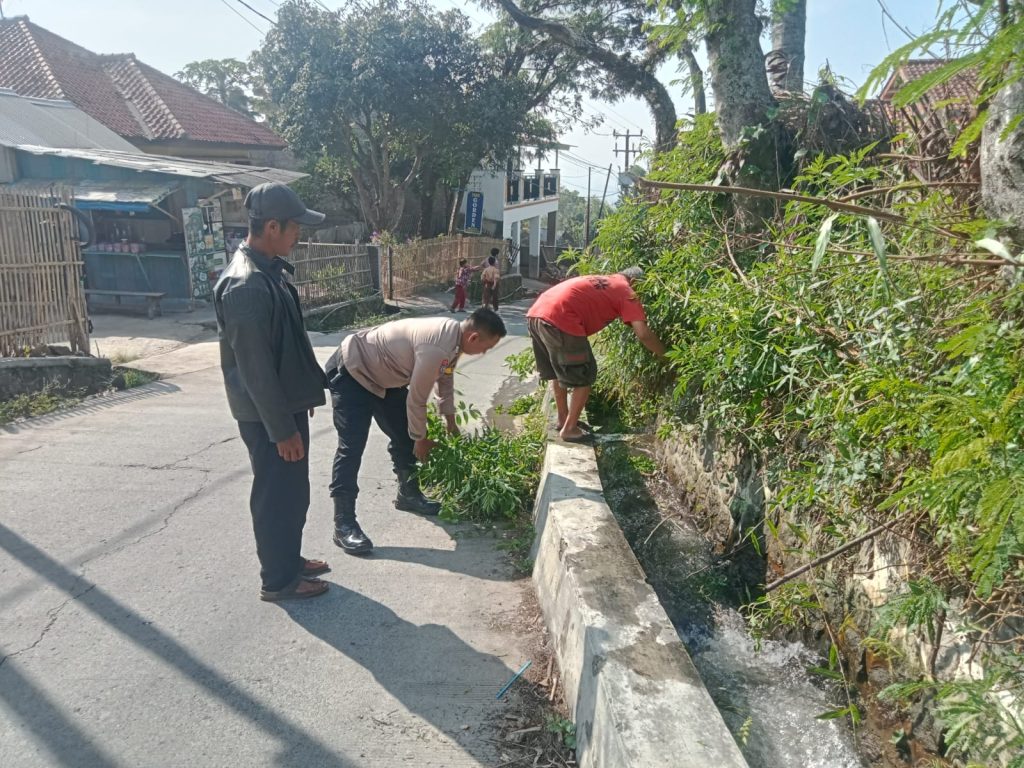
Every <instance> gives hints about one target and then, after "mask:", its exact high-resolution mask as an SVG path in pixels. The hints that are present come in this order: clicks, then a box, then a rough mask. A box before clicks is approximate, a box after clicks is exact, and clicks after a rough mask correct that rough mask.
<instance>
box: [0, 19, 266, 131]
mask: <svg viewBox="0 0 1024 768" xmlns="http://www.w3.org/2000/svg"><path fill="white" fill-rule="evenodd" d="M0 87H4V88H10V89H11V90H13V91H15V92H16V93H19V94H21V95H22V96H32V97H37V98H50V99H67V100H68V101H71V102H73V103H74V104H75V105H77V106H78V107H79V108H80V109H81V110H82V111H83V112H86V113H88V114H90V115H92V116H93V117H94V118H96V119H97V120H99V121H100V122H101V123H103V124H104V125H106V126H107V127H108V128H110V129H111V130H113V131H115V132H116V133H118V134H119V135H121V136H123V137H124V138H126V139H130V140H133V141H159V142H165V141H176V140H179V141H196V142H206V143H213V144H228V145H242V146H255V147H264V148H273V149H278V148H283V147H284V146H285V143H284V141H283V140H282V139H281V138H280V137H279V136H278V135H277V134H275V133H274V132H273V131H272V130H270V129H269V128H268V127H267V126H265V125H263V124H261V123H257V122H255V121H254V120H251V119H249V118H248V117H246V116H245V115H241V114H239V113H237V112H234V111H233V110H230V109H228V108H227V107H225V106H224V105H222V104H220V103H219V102H217V101H215V100H214V99H211V98H210V97H208V96H204V95H203V94H201V93H199V92H198V91H196V90H194V89H192V88H190V87H189V86H187V85H185V84H183V83H179V82H178V81H177V80H175V79H174V78H171V77H168V76H167V75H165V74H163V73H162V72H158V71H157V70H155V69H153V68H152V67H150V66H148V65H146V64H143V63H142V62H141V61H139V60H138V59H136V58H135V56H134V55H133V54H130V53H128V54H117V55H110V56H100V55H97V54H95V53H93V52H92V51H88V50H86V49H85V48H82V47H81V46H78V45H75V44H74V43H72V42H71V41H70V40H65V39H64V38H62V37H59V36H58V35H55V34H53V33H52V32H49V31H47V30H45V29H43V28H42V27H40V26H38V25H36V24H33V23H32V22H30V21H29V20H28V19H27V18H26V17H24V16H22V17H17V18H13V19H7V20H4V21H0Z"/></svg>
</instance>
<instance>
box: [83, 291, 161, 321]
mask: <svg viewBox="0 0 1024 768" xmlns="http://www.w3.org/2000/svg"><path fill="white" fill-rule="evenodd" d="M85 295H86V296H113V297H114V304H115V306H117V307H118V308H121V309H127V308H128V307H127V305H124V304H121V297H122V296H130V297H132V298H137V299H145V300H146V316H147V317H148V318H149V319H150V320H152V319H153V318H154V317H156V316H157V315H163V311H162V310H161V309H160V299H162V298H163V297H164V296H166V295H167V294H166V293H157V292H153V291H114V290H107V289H101V288H86V289H85Z"/></svg>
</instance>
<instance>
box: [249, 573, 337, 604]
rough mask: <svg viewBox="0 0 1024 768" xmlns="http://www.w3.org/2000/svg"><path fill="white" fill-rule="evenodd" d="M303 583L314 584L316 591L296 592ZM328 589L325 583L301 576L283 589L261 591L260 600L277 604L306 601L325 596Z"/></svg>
mask: <svg viewBox="0 0 1024 768" xmlns="http://www.w3.org/2000/svg"><path fill="white" fill-rule="evenodd" d="M303 583H310V584H316V585H317V589H315V590H310V591H309V592H298V591H297V590H298V588H299V585H300V584H303ZM328 589H330V585H329V584H328V583H327V582H326V581H321V580H320V579H309V578H306V577H304V576H303V577H301V578H298V579H296V580H295V581H293V582H292V583H291V584H289V585H288V586H287V587H285V588H284V589H278V590H276V591H273V592H271V591H270V590H266V589H261V590H260V600H263V601H264V602H267V603H279V602H281V601H282V600H308V599H309V598H311V597H320V595H325V594H327V590H328Z"/></svg>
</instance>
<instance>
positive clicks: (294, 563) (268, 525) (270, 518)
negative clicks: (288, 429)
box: [238, 412, 309, 591]
mask: <svg viewBox="0 0 1024 768" xmlns="http://www.w3.org/2000/svg"><path fill="white" fill-rule="evenodd" d="M295 428H296V429H297V430H298V432H299V434H301V435H302V444H303V445H304V446H305V448H306V456H305V458H303V459H302V461H285V460H284V459H282V458H281V456H280V455H279V454H278V452H277V445H276V444H275V443H274V442H273V441H271V439H270V435H268V434H267V430H266V428H265V427H264V426H263V422H260V421H240V422H238V431H239V432H240V433H241V435H242V440H243V441H244V442H245V447H246V448H248V449H249V462H250V463H251V464H252V492H251V494H250V495H249V510H250V511H251V512H252V529H253V533H255V534H256V555H257V557H259V559H260V578H261V579H262V580H263V588H264V589H266V590H272V591H277V590H279V589H284V588H285V587H287V586H288V585H289V584H291V583H292V582H293V581H294V580H295V579H297V578H298V577H299V573H300V571H301V570H302V567H303V563H302V554H301V551H300V550H301V547H302V528H303V526H305V525H306V511H307V510H308V509H309V417H308V416H307V415H306V413H305V412H303V413H296V414H295Z"/></svg>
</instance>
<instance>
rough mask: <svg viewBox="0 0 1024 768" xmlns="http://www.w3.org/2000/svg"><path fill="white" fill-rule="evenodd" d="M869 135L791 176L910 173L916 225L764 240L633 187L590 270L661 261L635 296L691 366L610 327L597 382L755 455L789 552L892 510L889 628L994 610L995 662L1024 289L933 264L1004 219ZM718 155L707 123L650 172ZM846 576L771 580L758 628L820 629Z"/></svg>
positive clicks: (1018, 579) (877, 180) (812, 550)
mask: <svg viewBox="0 0 1024 768" xmlns="http://www.w3.org/2000/svg"><path fill="white" fill-rule="evenodd" d="M871 150H872V147H865V148H864V149H863V150H861V151H858V152H855V153H852V154H850V155H848V156H840V157H826V156H820V157H816V158H810V159H808V161H807V162H806V164H805V166H804V170H803V172H802V173H801V175H800V176H799V177H797V178H796V179H795V180H794V182H793V186H794V188H795V190H796V191H797V192H799V193H801V194H805V195H809V196H817V197H828V198H831V199H837V198H841V197H843V196H844V195H848V194H850V193H851V192H853V191H855V190H858V189H863V188H866V187H894V188H895V190H894V192H892V193H891V196H890V210H891V211H892V212H893V213H897V214H899V215H900V216H903V217H905V218H906V219H907V222H908V223H907V224H906V225H904V224H900V223H895V222H892V221H890V220H887V219H884V218H882V217H876V218H875V219H873V220H867V219H865V217H863V216H859V215H855V214H850V213H845V212H839V213H836V212H832V211H829V210H828V209H826V208H824V207H823V206H819V205H814V204H809V203H790V204H789V205H787V206H786V207H785V209H784V210H783V211H782V212H781V214H780V216H779V218H778V219H777V220H776V221H775V222H774V223H772V224H771V225H770V227H769V229H768V231H767V232H766V233H764V234H763V235H761V236H757V235H755V236H753V237H751V238H748V239H747V240H746V241H743V240H742V239H741V238H738V237H734V238H732V239H731V240H730V241H728V242H727V241H726V236H725V234H724V231H723V227H722V226H721V225H720V223H719V219H720V218H721V217H720V215H719V209H718V206H719V205H720V201H719V200H717V199H716V197H715V196H712V195H705V194H695V193H694V194H691V193H680V192H667V191H666V192H663V193H662V195H661V198H660V200H659V201H658V204H657V205H654V206H651V205H648V204H647V203H645V202H641V201H635V200H627V201H625V202H624V203H623V205H622V206H621V207H620V209H619V210H618V211H617V212H616V213H615V215H614V216H612V217H610V218H609V219H608V220H607V221H606V222H605V224H604V226H603V227H602V228H601V231H600V232H599V234H598V237H597V246H598V248H597V250H596V251H595V252H594V253H589V254H585V255H584V256H583V258H582V259H581V261H580V264H579V269H580V271H581V272H584V273H586V272H598V271H602V272H603V271H613V270H617V269H621V268H623V267H625V266H627V265H630V264H634V263H639V264H642V265H643V266H644V267H645V270H646V272H647V278H646V279H645V281H644V282H643V283H642V284H641V285H640V286H639V293H640V295H641V299H642V300H643V302H644V305H645V308H646V309H647V313H648V317H649V320H650V324H651V326H652V328H653V329H654V330H655V332H656V333H657V334H658V335H659V337H660V338H662V339H663V340H664V341H665V342H666V344H667V346H668V347H669V350H670V351H669V359H670V361H671V366H672V371H673V373H674V374H675V380H674V382H672V383H670V384H667V382H666V377H665V375H664V371H663V370H662V369H661V368H660V367H659V366H658V365H657V364H655V363H654V362H653V361H652V360H651V359H650V357H649V356H647V355H645V354H644V352H643V350H642V349H641V348H640V346H639V345H638V344H636V341H635V339H634V338H632V334H631V333H629V331H628V329H624V328H621V327H617V326H616V325H614V324H613V325H612V326H610V327H609V328H608V329H606V330H605V331H604V332H602V334H601V338H600V339H599V347H600V349H601V351H602V352H603V354H604V356H605V362H604V364H603V366H602V376H603V377H604V378H603V380H602V382H601V385H600V387H599V389H600V390H601V392H602V394H603V396H604V397H606V398H610V399H611V401H612V403H613V406H612V407H620V408H623V407H627V406H628V405H629V404H631V403H635V402H637V401H643V402H647V403H648V404H655V407H656V409H657V414H658V416H659V418H660V420H661V423H662V427H661V429H660V431H661V432H662V433H665V432H667V431H668V430H669V429H670V428H671V425H674V424H684V425H689V427H688V429H689V430H690V431H696V432H704V433H705V434H711V435H713V436H714V438H715V439H716V441H717V442H718V444H720V445H722V446H727V447H729V448H737V449H738V450H739V451H741V452H742V453H746V454H748V455H750V456H751V457H752V458H753V460H754V463H755V465H756V466H757V467H759V469H760V472H761V474H762V477H763V479H764V484H765V487H766V488H768V489H770V490H771V494H770V495H769V497H768V499H767V502H766V510H765V516H766V528H767V530H768V533H769V534H770V537H771V539H773V541H770V542H769V546H772V547H775V548H776V549H777V551H780V552H783V553H786V552H790V553H797V552H798V553H800V555H799V557H798V558H797V560H801V559H803V560H805V559H809V558H810V557H813V556H816V555H820V554H824V553H827V552H830V551H831V550H834V549H836V548H837V547H839V546H840V545H842V544H843V543H845V542H847V541H849V540H851V539H852V538H854V537H856V536H858V535H860V534H862V533H864V532H865V531H867V530H868V529H870V528H873V527H875V526H877V525H878V524H880V523H882V522H886V521H888V522H891V523H892V525H893V527H894V528H895V529H896V530H897V531H900V532H901V533H902V535H904V536H906V537H908V538H911V539H912V540H914V541H915V542H917V544H916V546H915V553H916V555H917V557H916V558H915V560H916V564H915V568H917V571H916V572H915V576H914V581H913V582H912V583H908V584H907V585H906V586H905V588H903V589H901V590H898V591H896V592H894V594H893V595H892V596H891V597H890V599H889V602H888V604H887V605H886V606H885V607H883V608H882V609H881V611H880V614H879V616H878V617H877V619H876V635H877V636H876V637H875V638H873V639H872V641H873V642H876V643H878V644H885V643H887V642H888V640H887V637H888V635H889V634H890V630H891V629H894V628H896V627H904V628H909V629H915V630H919V631H920V632H921V634H922V635H924V636H925V637H931V638H935V637H936V635H937V633H938V630H939V626H940V622H941V620H942V619H943V617H944V615H945V611H946V607H947V605H948V604H950V603H951V601H952V600H953V599H954V598H956V599H957V600H962V601H963V604H964V605H965V606H966V609H967V610H968V611H973V612H976V615H979V616H983V617H984V621H983V623H982V625H981V626H979V627H974V628H972V629H971V630H970V631H969V632H968V637H969V638H970V639H972V640H975V641H977V642H978V643H979V644H980V645H979V655H978V657H977V658H978V660H979V661H980V662H981V663H982V664H983V665H989V664H996V663H998V662H997V661H995V660H994V659H995V658H996V657H997V656H999V655H1000V654H1001V651H1000V649H999V648H998V647H996V646H994V645H989V644H988V640H989V639H991V638H992V637H993V636H994V633H996V632H998V631H999V630H1000V628H1001V627H1005V625H1002V624H1001V621H1002V617H1003V616H1004V615H1005V612H1004V611H1002V610H1000V609H999V608H998V607H997V606H1000V605H1001V606H1005V605H1010V604H1013V605H1020V604H1022V602H1024V452H1022V451H1021V445H1020V435H1021V434H1022V433H1024V407H1022V403H1024V365H1022V363H1024V330H1022V327H1024V326H1022V320H1024V288H1022V286H1021V284H1020V281H1019V280H1018V279H1012V280H1004V279H1002V278H1001V277H1000V276H998V275H997V274H995V273H994V272H993V271H988V272H985V271H981V270H976V271H974V272H967V271H966V270H965V269H964V268H963V267H955V266H952V265H951V264H950V263H945V262H944V261H943V259H944V257H936V256H935V255H936V254H950V253H959V254H962V255H968V254H971V255H973V254H972V251H973V247H974V246H973V243H972V241H977V243H978V245H977V247H979V248H984V249H986V250H989V251H991V250H992V247H994V246H990V245H989V244H988V241H987V239H986V238H987V236H988V234H989V233H990V229H989V226H988V224H987V223H986V222H979V221H976V220H974V218H973V214H972V212H971V211H968V210H960V209H958V208H957V203H956V200H955V199H954V198H953V197H952V196H950V195H948V194H947V193H945V192H942V191H937V190H934V189H920V188H917V189H914V188H910V187H906V186H903V187H901V186H900V185H901V184H902V183H903V182H904V180H905V177H904V175H903V170H902V166H901V165H900V164H899V163H893V162H891V161H885V162H875V161H873V160H872V154H871ZM720 159H721V152H720V149H719V148H718V146H717V137H716V136H715V135H714V134H713V132H712V130H711V126H710V123H709V124H707V125H702V124H701V123H700V122H698V124H697V125H696V126H695V128H694V130H692V131H690V132H688V133H686V134H684V135H683V137H682V139H681V141H680V144H679V146H678V147H677V148H676V149H675V150H674V151H673V152H671V153H668V154H665V155H662V156H660V157H659V158H658V161H657V162H656V163H655V168H654V170H653V172H652V174H651V175H652V176H653V177H656V178H657V177H660V178H664V179H667V180H672V181H680V182H688V181H693V182H706V181H707V180H708V178H709V177H710V175H711V174H712V173H713V170H712V169H713V168H715V167H716V166H717V163H718V162H719V160H720ZM935 223H941V226H942V227H944V228H946V229H948V230H951V231H953V232H956V233H958V234H961V235H962V236H963V238H964V239H953V238H950V237H948V236H947V235H944V234H942V233H941V232H939V231H937V229H936V228H935V226H934V224H935ZM727 246H728V250H727ZM997 255H999V254H997ZM921 256H926V257H928V258H929V260H927V261H922V260H920V257H921ZM932 259H934V260H932ZM666 425H668V426H666ZM846 571H847V568H846V567H845V564H844V561H843V560H842V559H839V560H835V561H831V563H830V564H828V565H825V566H822V567H820V568H817V569H816V570H814V571H812V572H811V573H810V574H808V579H809V580H808V581H807V582H790V583H787V584H785V585H784V586H783V587H781V588H780V589H777V590H775V591H773V592H771V593H770V594H769V595H767V596H766V597H764V598H762V599H761V600H759V601H757V602H756V603H755V604H753V605H752V606H750V622H751V626H752V628H753V629H754V631H755V632H757V633H770V632H772V630H773V629H776V628H778V627H780V626H781V627H794V628H799V627H803V626H809V625H812V624H816V623H820V622H821V621H822V620H823V613H824V607H823V605H822V603H821V599H820V598H819V596H818V595H819V591H820V589H821V588H822V587H828V589H831V590H833V591H832V594H836V593H837V592H836V587H835V584H834V580H835V579H837V578H839V579H841V578H843V577H844V575H845V573H846ZM829 582H832V583H831V584H830V583H829ZM889 655H890V656H892V655H896V654H895V653H893V654H889ZM1010 656H1011V658H1016V659H1019V658H1020V657H1019V656H1018V655H1014V654H1010ZM845 709H846V711H844V712H842V713H839V712H838V711H837V713H835V714H836V716H840V715H841V716H849V717H851V718H855V717H856V716H857V714H859V713H857V714H855V713H854V712H853V711H851V710H849V707H846V708H845ZM990 715H991V711H981V710H979V713H978V714H977V718H978V725H977V728H978V729H980V730H983V729H984V728H985V727H988V726H987V725H985V723H986V722H987V718H989V717H990ZM973 716H974V715H970V714H969V713H966V712H964V711H958V717H960V718H961V719H965V718H968V717H973ZM953 722H955V723H960V722H961V720H956V721H953ZM964 727H965V728H966V727H967V726H964ZM972 744H973V742H972ZM974 746H976V745H974Z"/></svg>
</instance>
